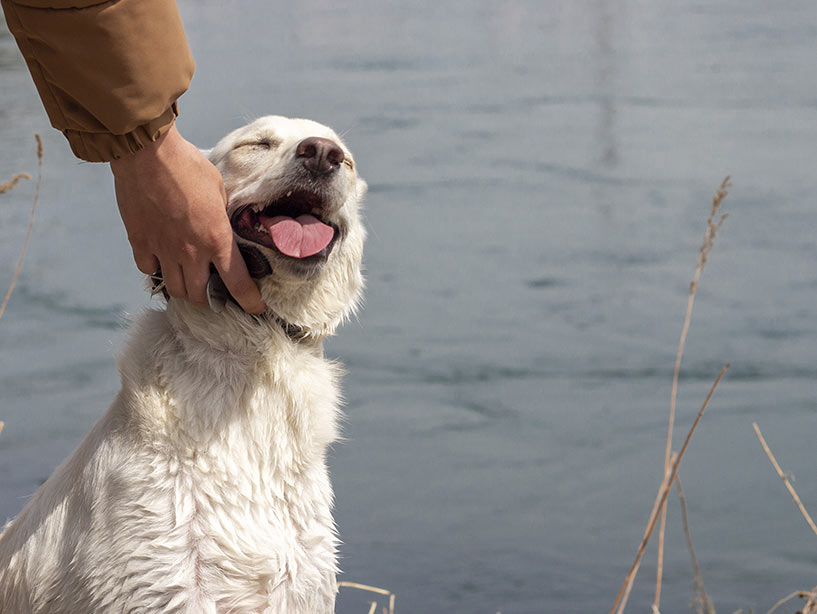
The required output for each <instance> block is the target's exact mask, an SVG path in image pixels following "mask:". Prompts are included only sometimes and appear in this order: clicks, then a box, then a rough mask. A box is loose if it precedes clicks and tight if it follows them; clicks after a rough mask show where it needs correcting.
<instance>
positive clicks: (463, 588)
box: [0, 0, 817, 614]
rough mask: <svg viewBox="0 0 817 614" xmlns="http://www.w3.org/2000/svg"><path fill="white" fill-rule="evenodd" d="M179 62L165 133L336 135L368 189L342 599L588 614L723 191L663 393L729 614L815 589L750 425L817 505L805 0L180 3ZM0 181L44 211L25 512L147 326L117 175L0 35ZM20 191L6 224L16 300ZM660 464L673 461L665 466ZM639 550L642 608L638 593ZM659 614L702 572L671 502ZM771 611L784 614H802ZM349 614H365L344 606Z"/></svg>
mask: <svg viewBox="0 0 817 614" xmlns="http://www.w3.org/2000/svg"><path fill="white" fill-rule="evenodd" d="M180 4H181V10H182V13H183V18H184V21H185V25H186V28H187V32H188V36H189V39H190V44H191V47H192V49H193V52H194V55H195V57H196V61H197V73H196V76H195V78H194V81H193V85H192V87H191V89H190V91H189V92H188V93H187V94H185V96H184V97H183V98H182V100H181V110H182V116H181V118H180V121H179V125H180V129H181V130H182V132H183V133H184V134H185V135H186V136H187V137H188V138H190V139H191V140H193V141H194V142H196V143H197V144H199V145H201V146H203V147H206V146H210V145H212V144H213V143H214V142H215V141H216V140H217V139H218V138H219V137H220V136H222V135H223V134H225V133H226V132H228V131H229V130H231V129H232V128H235V127H237V126H239V125H241V124H242V123H244V122H245V121H246V120H247V119H250V118H253V117H255V116H257V115H261V114H267V113H280V114H284V115H295V116H306V117H311V118H314V119H317V120H319V121H322V122H324V123H327V124H329V125H331V126H333V127H334V128H336V129H337V130H338V131H339V132H342V133H343V134H344V135H345V138H346V140H347V142H348V144H349V145H350V147H351V148H352V150H353V151H354V152H355V155H356V159H357V161H358V165H359V168H360V170H361V173H362V174H363V176H364V177H366V178H367V179H368V181H369V184H370V193H369V197H368V201H367V210H366V216H367V225H368V227H369V230H370V238H369V242H368V245H367V256H366V268H367V276H368V289H367V302H366V307H365V310H364V311H363V312H362V313H361V315H360V317H359V319H358V320H357V321H354V322H352V323H351V324H349V325H347V326H346V327H345V328H344V329H343V330H342V332H341V333H340V334H339V335H338V337H337V338H336V339H334V340H332V341H331V343H329V345H328V347H327V351H328V353H329V354H331V355H332V356H334V357H338V358H339V359H341V360H342V361H343V362H344V363H345V364H346V365H347V367H348V369H349V372H350V373H349V375H348V377H347V378H346V382H345V389H346V396H347V407H346V416H347V419H346V422H345V426H344V430H345V435H346V439H347V440H346V442H345V443H343V444H341V445H338V446H336V448H335V449H334V452H333V456H332V461H331V463H332V474H333V480H334V484H335V489H336V495H337V505H336V516H337V520H338V525H339V530H340V533H341V536H342V539H343V542H344V544H343V547H342V557H343V560H342V567H343V569H344V575H343V579H347V580H355V581H360V582H365V583H367V584H374V585H377V586H382V587H386V588H388V589H390V590H392V591H394V592H395V593H396V594H397V605H398V612H406V613H410V612H416V613H423V612H468V613H469V614H470V613H478V612H481V613H486V614H494V613H495V612H498V611H501V612H503V614H511V613H519V614H523V613H524V614H527V613H541V612H604V611H607V610H608V609H609V607H610V605H611V604H612V601H613V598H614V597H615V594H616V592H617V590H618V587H619V585H620V583H621V581H622V580H623V578H624V575H625V573H626V571H627V569H628V568H629V566H630V564H631V562H632V558H633V555H634V553H635V549H636V546H637V544H638V541H639V540H640V538H641V534H642V532H643V529H644V525H645V523H646V519H647V516H648V513H649V510H650V507H651V505H652V500H653V497H654V495H655V491H656V488H657V485H658V482H659V481H660V477H661V472H662V469H661V462H662V459H663V448H664V435H665V429H666V416H667V407H668V401H669V394H670V384H671V377H672V366H673V361H674V357H675V349H676V345H677V341H678V335H679V333H680V329H681V324H682V320H683V313H684V308H685V305H686V296H687V291H688V284H689V281H690V279H691V276H692V272H693V269H694V266H695V259H696V257H697V251H698V247H699V245H700V241H701V239H702V236H703V228H704V223H705V218H706V216H707V214H708V212H709V206H710V201H711V197H712V194H713V192H714V190H715V188H716V187H717V186H718V185H719V184H720V182H721V180H722V179H723V177H724V176H725V175H727V174H731V175H732V176H733V185H734V187H733V189H732V191H731V194H730V196H729V198H728V199H727V201H726V202H725V205H724V207H725V210H727V211H728V212H729V213H730V217H729V219H728V220H727V221H726V223H725V225H724V227H723V228H722V231H721V234H720V236H719V237H718V239H717V244H716V246H715V250H714V252H713V253H712V255H711V258H710V261H709V262H708V264H707V268H706V271H705V274H704V278H703V280H702V285H701V289H700V292H699V294H698V297H697V302H696V306H695V314H694V318H693V323H692V328H691V331H690V336H689V339H688V345H687V350H686V357H685V361H684V366H683V371H682V381H681V388H680V393H679V409H678V411H679V416H678V431H679V435H680V434H683V433H685V431H686V428H687V427H688V426H689V424H690V423H691V421H692V418H693V416H694V414H695V412H696V411H697V408H698V406H699V405H700V403H701V401H702V400H703V398H704V396H705V394H706V392H707V390H708V388H709V386H710V384H711V381H712V380H713V379H714V377H715V375H716V374H717V372H718V370H719V369H720V367H721V365H722V364H723V363H725V362H727V361H731V363H732V368H731V370H730V372H729V374H728V376H727V378H726V379H725V380H724V382H723V384H722V385H721V387H720V389H719V390H718V392H717V394H716V396H715V399H714V400H713V402H712V405H711V407H710V410H709V413H708V414H707V416H706V417H705V418H704V421H703V423H702V425H701V427H700V429H699V431H698V433H697V434H696V436H695V439H694V440H693V443H692V445H691V447H690V449H689V452H688V455H687V457H686V458H685V460H684V463H683V465H682V469H681V476H682V479H683V484H684V489H685V491H686V495H687V499H688V506H689V515H690V522H691V528H692V533H693V537H694V539H695V543H696V548H697V554H698V557H699V559H700V562H701V566H702V569H703V574H704V579H705V581H706V586H707V588H708V590H709V592H710V594H711V597H712V599H713V600H714V602H715V605H716V607H717V608H718V610H719V611H721V612H733V611H735V610H737V609H738V608H743V610H744V611H749V609H750V608H754V610H755V611H765V610H767V609H768V608H769V607H771V605H772V604H773V603H774V602H775V601H777V599H779V598H780V597H782V596H784V595H786V594H788V593H789V592H791V591H792V590H795V589H800V588H808V587H811V586H813V585H814V584H816V583H817V573H815V572H817V546H816V545H815V543H816V542H815V537H814V536H813V535H812V534H811V533H810V531H809V529H808V527H807V526H806V524H805V523H804V521H803V519H802V518H801V517H800V516H799V514H798V512H797V510H796V509H795V508H794V505H793V504H792V502H791V500H790V499H789V496H788V494H787V493H786V492H785V490H784V487H783V484H781V483H780V480H779V479H778V478H777V477H776V476H775V475H774V473H773V470H772V468H771V466H770V465H769V463H768V461H767V460H766V458H765V456H764V455H763V452H762V450H761V449H760V447H759V445H758V443H757V441H756V440H755V438H754V435H753V433H752V430H751V423H752V422H753V421H757V422H759V423H760V425H761V427H762V428H763V430H764V433H765V434H766V437H767V439H768V440H769V443H770V445H772V447H773V448H774V449H775V451H776V452H777V454H778V457H779V460H780V462H781V463H782V464H783V466H784V467H785V469H786V470H787V471H790V472H792V473H793V474H794V475H795V476H796V477H797V481H796V484H795V485H796V488H797V489H798V491H799V493H800V496H801V497H802V499H803V501H804V503H805V504H806V505H807V506H808V507H810V509H811V510H812V513H815V514H817V472H816V471H815V470H814V469H815V463H814V435H815V432H817V386H815V375H817V372H816V371H817V368H815V364H817V360H816V359H817V345H816V344H815V341H817V319H815V315H817V314H815V305H816V304H817V267H815V262H816V261H817V243H816V242H815V232H816V231H817V210H815V208H814V206H813V205H814V203H813V194H814V193H815V191H816V190H817V174H815V172H814V168H815V167H814V160H815V157H816V156H815V154H817V145H815V143H817V121H816V120H817V63H815V62H814V58H815V54H816V53H817V7H816V6H815V5H814V3H813V2H811V1H810V0H808V1H807V0H803V1H796V0H792V1H787V2H780V3H774V4H769V3H766V2H760V1H758V0H744V1H743V2H737V1H734V0H719V1H717V2H693V1H681V2H669V1H668V0H657V1H656V0H654V1H652V2H646V1H643V0H641V1H638V0H620V1H614V0H571V1H568V0H560V1H554V2H532V1H531V2H524V1H510V2H503V3H493V2H487V1H482V0H477V1H474V2H469V3H437V2H431V1H428V0H419V1H414V2H408V3H397V2H384V1H375V0H369V1H364V0H358V1H354V2H347V3H342V4H337V3H333V2H324V1H314V2H300V3H289V4H284V3H270V2H260V1H245V2H242V3H241V4H240V8H238V7H237V6H234V5H232V4H230V5H228V4H226V3H222V2H215V1H198V2H197V1H194V0H183V1H182V2H181V3H180ZM0 79H2V84H3V86H2V88H0V138H2V143H3V147H2V148H0V169H2V174H3V175H10V174H11V173H12V172H15V171H19V170H29V171H30V170H33V169H34V167H35V165H36V160H35V156H34V153H33V152H34V150H33V140H32V137H31V135H32V133H33V132H34V131H40V132H42V133H43V135H44V137H45V141H46V163H45V172H46V175H45V180H44V185H43V194H42V200H41V206H40V210H39V212H38V218H37V223H36V227H35V230H34V236H33V239H32V243H31V247H30V249H29V252H28V255H27V257H26V262H25V267H24V269H23V275H22V277H21V278H20V282H19V285H18V289H17V291H16V293H15V295H14V297H13V300H12V302H11V303H10V305H9V309H8V310H7V312H6V314H5V316H4V317H3V319H2V321H0V419H2V420H5V422H6V430H5V431H4V432H3V434H2V436H0V493H2V495H0V516H3V517H9V516H12V515H14V514H16V513H17V512H18V511H19V509H20V508H21V506H22V505H23V504H24V502H25V500H26V499H27V497H29V496H30V495H31V493H33V492H34V490H35V489H36V488H37V486H38V485H39V484H40V483H41V482H42V481H43V480H44V479H45V478H46V477H47V476H48V474H49V473H50V472H51V471H52V469H53V468H54V466H55V465H56V464H57V463H59V462H60V460H61V459H62V458H64V456H65V455H66V454H67V453H68V452H70V450H71V449H72V448H73V447H74V446H76V445H77V443H78V442H79V441H80V440H81V438H82V437H83V435H84V434H85V433H86V432H87V431H88V429H89V428H90V425H91V424H92V423H93V421H94V420H95V419H96V418H97V417H98V416H99V415H100V414H101V413H102V411H104V409H105V407H106V406H107V404H108V403H109V402H110V400H111V399H112V397H113V395H114V393H115V391H116V389H117V388H118V376H117V373H116V369H115V365H114V355H115V353H116V351H117V349H118V348H119V347H120V346H121V342H122V339H123V327H124V325H125V324H126V322H127V319H128V314H132V313H136V312H138V311H140V310H141V309H143V308H145V306H146V305H149V304H150V303H149V301H148V299H147V297H146V295H145V292H144V290H143V284H142V281H141V279H140V276H139V274H138V273H137V272H136V269H135V267H134V265H133V263H132V261H131V259H130V250H129V247H128V245H127V242H126V239H125V234H124V231H123V229H122V227H121V222H120V221H119V219H118V215H117V212H116V207H115V203H114V200H113V193H112V189H111V181H110V174H109V171H108V169H107V168H106V167H104V166H102V165H91V164H80V163H78V162H77V161H76V160H74V159H73V158H72V157H71V155H70V152H69V151H68V149H67V146H66V145H65V143H64V142H63V140H62V137H61V136H60V135H59V134H56V133H54V131H52V130H50V129H49V128H48V125H47V119H46V118H45V115H44V113H43V112H42V110H41V108H40V106H39V102H38V99H37V97H36V93H35V91H34V88H33V85H32V84H31V82H30V79H29V77H28V74H27V72H26V70H25V67H24V65H23V63H22V60H20V59H19V57H18V55H17V53H16V49H15V48H14V45H13V42H12V41H11V40H10V38H9V37H8V35H6V34H5V33H0ZM31 194H32V187H31V186H30V185H29V186H25V187H21V188H19V189H18V190H15V191H14V192H13V193H11V194H9V195H5V196H3V197H0V198H2V201H0V205H2V206H0V273H2V278H3V279H10V277H11V273H12V271H13V268H14V264H15V261H16V257H17V254H18V252H19V249H20V246H21V244H22V237H23V234H24V231H25V226H26V224H27V216H28V203H29V202H30V198H31ZM679 446H680V438H679V439H678V440H677V443H676V448H677V447H679ZM653 564H654V553H653V550H652V549H651V550H650V551H649V553H648V555H647V557H646V560H645V564H644V567H643V568H642V574H641V575H640V576H639V580H638V581H637V583H636V587H635V589H634V591H633V594H632V597H631V609H632V610H633V611H647V610H648V609H649V603H650V602H651V599H652V596H651V587H652V583H653V579H652V576H653V571H652V568H653ZM665 567H666V575H665V579H664V601H663V605H662V611H663V612H664V613H665V614H667V613H671V612H685V611H687V609H688V603H689V598H690V594H691V593H690V587H691V581H692V574H691V567H690V564H689V560H688V555H687V552H686V549H685V545H684V540H683V533H682V528H681V525H680V513H679V510H678V506H677V503H676V502H675V500H674V498H673V500H672V507H671V511H670V527H669V529H668V554H667V561H666V565H665ZM793 609H794V608H792V611H793ZM338 611H339V612H340V613H342V614H355V613H358V612H366V611H368V604H367V603H364V600H362V599H361V596H360V595H354V594H351V593H349V592H345V593H342V594H341V598H340V600H339V605H338Z"/></svg>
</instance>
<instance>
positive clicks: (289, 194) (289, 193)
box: [287, 190, 292, 198]
mask: <svg viewBox="0 0 817 614" xmlns="http://www.w3.org/2000/svg"><path fill="white" fill-rule="evenodd" d="M290 196H292V190H290V191H289V192H287V198H289V197H290Z"/></svg>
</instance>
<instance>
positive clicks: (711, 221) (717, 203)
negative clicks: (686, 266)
mask: <svg viewBox="0 0 817 614" xmlns="http://www.w3.org/2000/svg"><path fill="white" fill-rule="evenodd" d="M729 179H730V178H729V176H727V177H726V178H725V179H724V180H723V181H722V182H721V185H720V187H718V189H717V191H716V192H715V196H714V197H713V198H712V208H711V209H710V211H709V217H708V218H707V220H706V231H705V232H704V240H703V244H702V245H701V249H700V250H699V252H698V262H697V265H696V267H695V273H694V275H693V276H692V282H691V283H690V284H689V296H688V298H687V308H686V314H685V316H684V324H683V326H682V327H681V338H680V339H679V341H678V351H677V352H676V354H675V368H674V369H673V373H672V391H671V393H670V408H669V421H668V425H667V445H666V448H665V452H664V473H665V474H666V473H667V472H668V471H669V466H670V454H671V452H672V434H673V429H674V426H675V405H676V400H677V398H678V375H679V373H680V371H681V359H682V358H683V355H684V346H685V344H686V338H687V333H688V332H689V325H690V322H691V321H692V307H693V305H694V304H695V294H696V293H697V291H698V285H699V283H700V279H701V274H702V273H703V270H704V265H706V261H707V260H708V259H709V253H710V252H711V251H712V248H713V247H714V246H715V236H716V235H717V234H718V230H720V227H721V226H722V225H723V222H724V221H725V220H726V217H727V215H728V214H725V213H724V214H723V215H721V216H720V217H718V213H719V212H720V207H721V203H723V200H724V199H725V198H726V196H727V195H728V194H729ZM666 526H667V508H666V507H664V508H663V509H662V510H661V525H660V528H659V531H658V556H657V563H656V580H655V599H654V600H653V606H652V609H653V612H658V609H659V606H660V604H661V581H662V578H663V574H664V533H665V529H666Z"/></svg>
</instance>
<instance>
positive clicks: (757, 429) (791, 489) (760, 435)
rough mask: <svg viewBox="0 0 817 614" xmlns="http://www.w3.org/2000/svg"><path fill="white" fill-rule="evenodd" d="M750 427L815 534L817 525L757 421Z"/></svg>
mask: <svg viewBox="0 0 817 614" xmlns="http://www.w3.org/2000/svg"><path fill="white" fill-rule="evenodd" d="M752 428H753V429H755V435H757V438H758V439H759V440H760V445H761V446H763V450H765V452H766V456H768V457H769V460H770V461H771V462H772V465H773V466H774V469H775V471H777V475H779V476H780V479H782V480H783V483H784V484H785V485H786V488H788V490H789V493H790V494H791V496H792V499H794V502H795V503H796V504H797V508H798V509H799V510H800V513H801V514H803V518H805V519H806V522H807V523H808V526H810V527H811V530H812V531H814V534H815V535H817V526H815V524H814V521H813V520H812V519H811V516H810V515H809V513H808V511H807V510H806V506H805V505H803V502H802V501H801V500H800V497H798V496H797V491H796V490H794V486H792V484H791V481H789V478H788V477H787V476H786V474H785V473H783V470H782V469H781V468H780V465H778V464H777V459H776V458H775V457H774V454H772V451H771V450H770V449H769V446H768V444H767V443H766V440H765V439H764V438H763V433H761V432H760V427H758V425H757V422H752Z"/></svg>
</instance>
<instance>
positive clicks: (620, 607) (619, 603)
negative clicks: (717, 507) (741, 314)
mask: <svg viewBox="0 0 817 614" xmlns="http://www.w3.org/2000/svg"><path fill="white" fill-rule="evenodd" d="M728 369H729V363H727V364H726V365H724V366H723V368H722V369H721V370H720V373H718V377H716V378H715V381H714V383H713V384H712V387H711V388H710V389H709V394H707V395H706V399H704V402H703V404H702V405H701V409H699V410H698V415H697V416H695V420H694V421H693V423H692V426H691V427H690V429H689V432H688V433H687V436H686V438H685V439H684V443H683V445H682V446H681V451H680V452H678V454H677V456H675V457H674V460H673V459H671V460H672V462H671V463H670V471H669V472H667V473H665V474H664V481H663V482H661V487H660V488H659V489H658V494H657V495H656V498H655V504H654V505H653V509H652V513H651V514H650V519H649V521H648V522H647V529H646V531H644V538H643V539H642V540H641V544H640V545H639V546H638V551H637V552H636V556H635V561H634V562H633V565H632V567H630V571H629V572H628V573H627V577H626V578H625V579H624V584H622V585H621V588H620V589H619V591H618V595H616V600H615V602H614V603H613V607H612V608H611V609H610V614H621V613H622V612H623V611H624V607H625V606H626V605H627V599H628V598H629V595H630V590H631V589H632V586H633V582H634V581H635V575H636V573H637V572H638V567H639V565H640V564H641V558H642V557H643V556H644V550H645V549H646V548H647V543H648V542H649V540H650V536H651V535H652V532H653V530H654V529H655V525H656V524H657V522H658V516H659V512H660V510H661V509H662V508H663V507H664V505H665V504H666V502H667V496H668V495H669V493H670V490H671V489H672V482H673V481H674V480H675V476H676V475H677V474H678V467H679V466H680V464H681V460H682V459H683V458H684V454H685V453H686V451H687V448H688V447H689V442H690V440H691V439H692V435H693V434H694V433H695V429H697V428H698V424H699V423H700V422H701V418H702V417H703V415H704V412H705V411H706V408H707V406H708V405H709V401H710V400H711V399H712V396H713V395H714V394H715V390H716V389H717V387H718V384H719V383H720V381H721V379H722V378H723V376H724V374H725V373H726V371H727V370H728Z"/></svg>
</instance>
